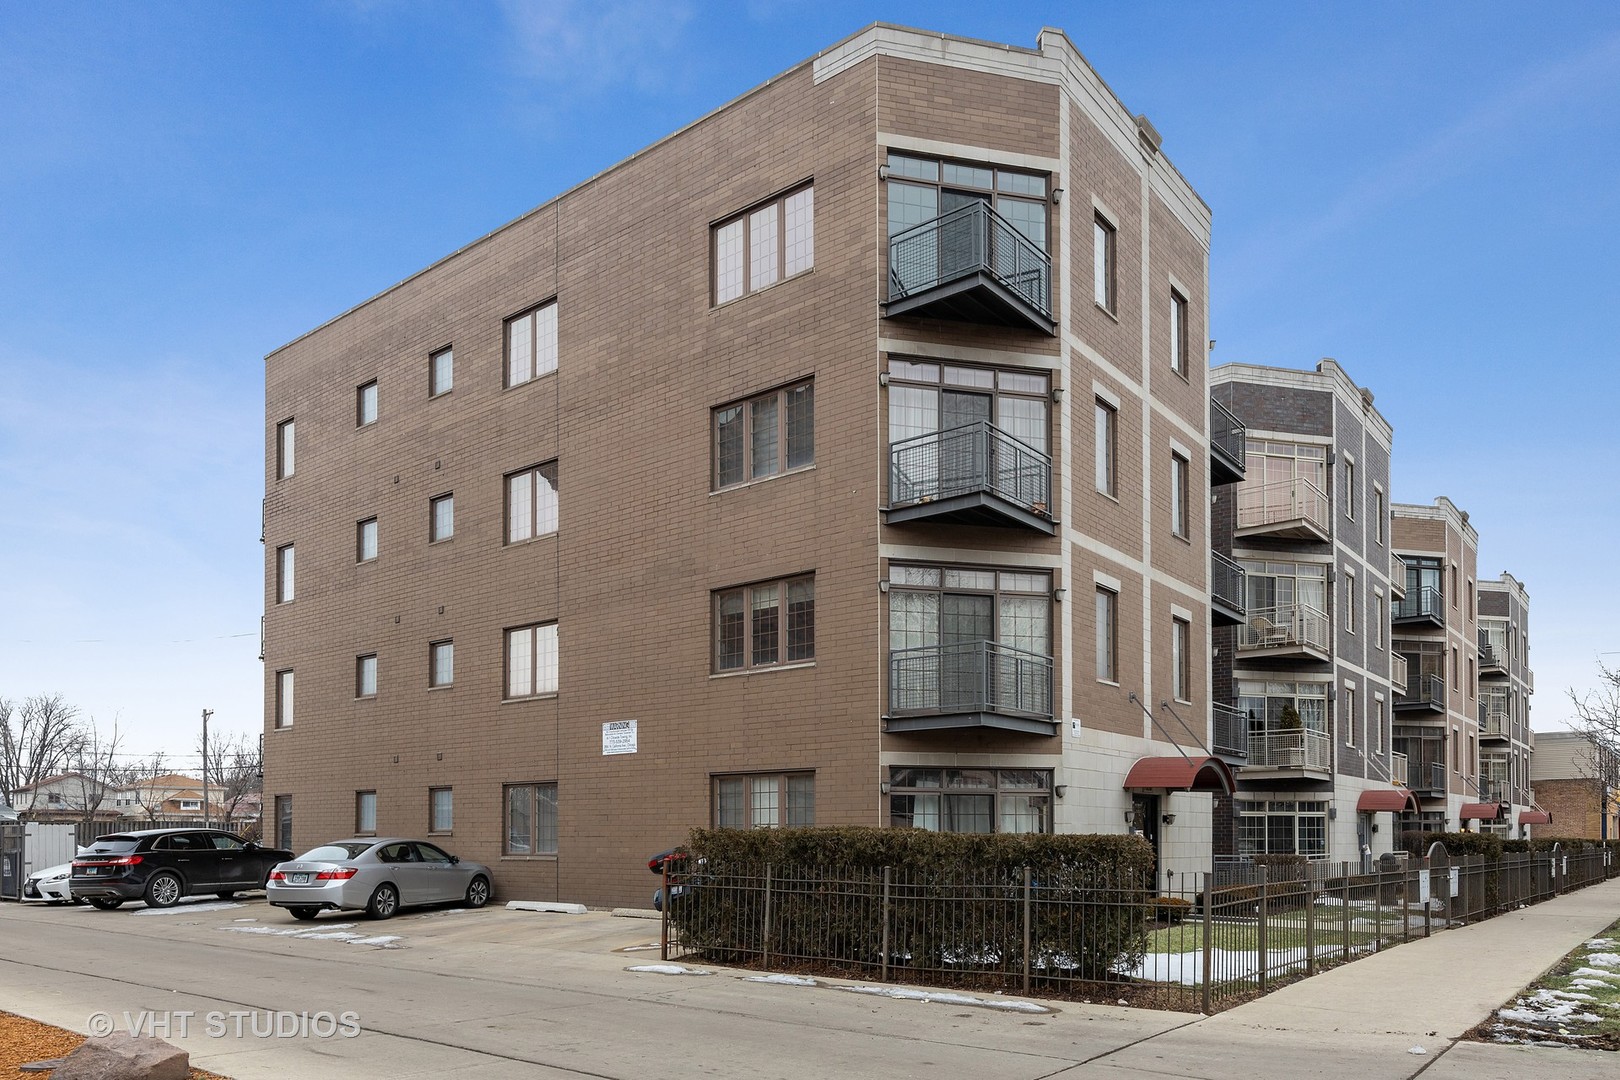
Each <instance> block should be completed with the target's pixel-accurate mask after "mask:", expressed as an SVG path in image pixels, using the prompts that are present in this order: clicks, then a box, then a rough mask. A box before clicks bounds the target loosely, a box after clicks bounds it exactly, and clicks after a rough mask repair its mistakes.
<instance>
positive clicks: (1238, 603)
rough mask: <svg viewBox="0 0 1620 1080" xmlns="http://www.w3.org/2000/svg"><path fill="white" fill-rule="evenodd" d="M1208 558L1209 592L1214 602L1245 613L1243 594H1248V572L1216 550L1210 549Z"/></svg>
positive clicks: (1240, 613)
mask: <svg viewBox="0 0 1620 1080" xmlns="http://www.w3.org/2000/svg"><path fill="white" fill-rule="evenodd" d="M1209 554H1210V560H1209V592H1210V597H1211V598H1212V599H1213V600H1214V601H1215V603H1217V604H1220V605H1222V606H1223V607H1226V608H1228V609H1229V610H1231V611H1234V612H1236V613H1237V614H1239V615H1242V614H1245V613H1246V611H1247V610H1248V609H1247V608H1246V607H1245V603H1246V602H1245V601H1244V599H1243V598H1244V596H1246V595H1247V594H1248V587H1247V585H1246V582H1247V580H1248V576H1249V575H1248V572H1247V571H1246V570H1244V569H1243V567H1241V566H1239V565H1238V564H1237V563H1236V562H1234V561H1233V560H1231V559H1229V558H1227V557H1226V556H1225V555H1222V554H1221V553H1220V552H1218V551H1212V552H1210V553H1209Z"/></svg>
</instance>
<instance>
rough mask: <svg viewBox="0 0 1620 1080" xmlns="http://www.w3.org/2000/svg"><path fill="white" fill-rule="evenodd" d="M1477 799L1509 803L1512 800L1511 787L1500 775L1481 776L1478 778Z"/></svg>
mask: <svg viewBox="0 0 1620 1080" xmlns="http://www.w3.org/2000/svg"><path fill="white" fill-rule="evenodd" d="M1479 801H1480V802H1493V803H1510V802H1512V801H1513V788H1512V786H1511V785H1509V784H1508V782H1507V781H1506V780H1505V779H1502V778H1500V777H1495V776H1482V777H1480V780H1479Z"/></svg>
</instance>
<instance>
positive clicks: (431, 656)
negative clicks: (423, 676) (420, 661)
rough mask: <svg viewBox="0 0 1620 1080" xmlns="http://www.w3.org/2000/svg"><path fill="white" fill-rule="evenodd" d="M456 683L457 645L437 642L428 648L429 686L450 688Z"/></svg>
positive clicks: (448, 642) (450, 642) (452, 642)
mask: <svg viewBox="0 0 1620 1080" xmlns="http://www.w3.org/2000/svg"><path fill="white" fill-rule="evenodd" d="M455 681H456V643H455V642H454V641H435V642H433V644H431V645H429V646H428V685H429V686H449V685H450V684H451V683H453V682H455Z"/></svg>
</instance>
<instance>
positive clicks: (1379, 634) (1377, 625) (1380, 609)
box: [1367, 593, 1384, 649]
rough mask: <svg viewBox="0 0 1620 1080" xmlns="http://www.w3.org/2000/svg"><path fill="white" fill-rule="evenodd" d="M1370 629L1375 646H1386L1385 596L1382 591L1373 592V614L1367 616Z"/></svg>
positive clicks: (1377, 647) (1379, 647) (1380, 647)
mask: <svg viewBox="0 0 1620 1080" xmlns="http://www.w3.org/2000/svg"><path fill="white" fill-rule="evenodd" d="M1367 621H1368V623H1370V624H1371V625H1370V626H1369V630H1370V632H1371V633H1372V643H1373V648H1375V649H1382V648H1383V647H1384V596H1383V594H1382V593H1373V600H1372V614H1371V615H1369V616H1368V617H1367Z"/></svg>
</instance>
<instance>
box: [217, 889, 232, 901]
mask: <svg viewBox="0 0 1620 1080" xmlns="http://www.w3.org/2000/svg"><path fill="white" fill-rule="evenodd" d="M214 895H215V896H217V897H219V898H220V899H221V900H229V899H230V898H231V897H233V896H235V895H236V890H235V889H226V890H225V891H224V892H218V893H215V894H214Z"/></svg>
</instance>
